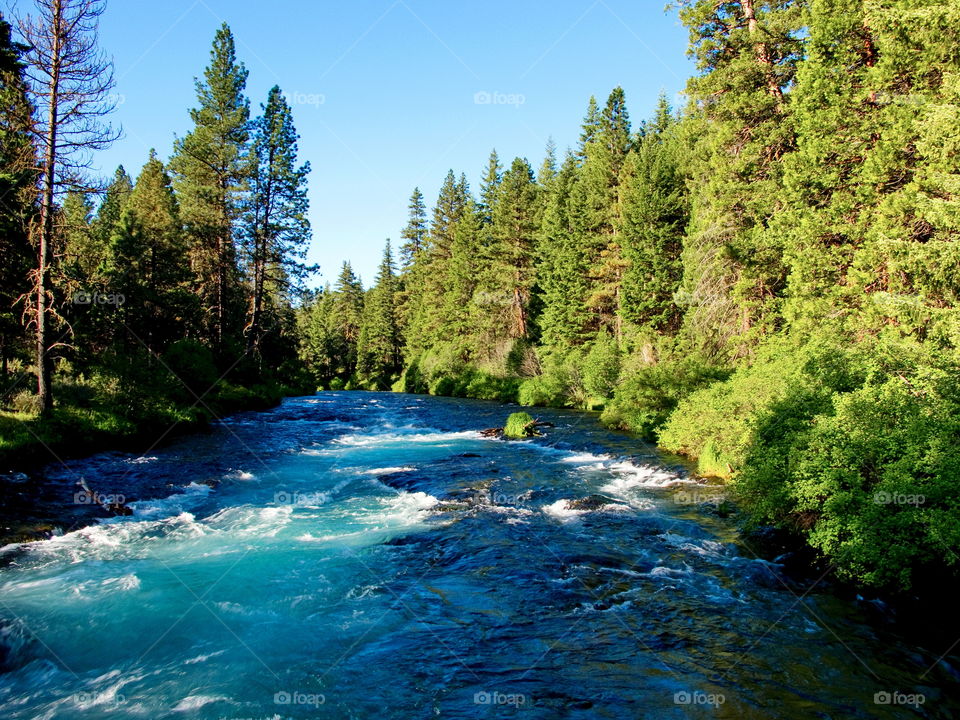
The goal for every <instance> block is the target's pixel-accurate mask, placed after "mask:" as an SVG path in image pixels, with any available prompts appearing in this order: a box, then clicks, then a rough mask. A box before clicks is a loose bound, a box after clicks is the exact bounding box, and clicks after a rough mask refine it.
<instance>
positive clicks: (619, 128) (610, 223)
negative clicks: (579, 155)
mask: <svg viewBox="0 0 960 720" xmlns="http://www.w3.org/2000/svg"><path fill="white" fill-rule="evenodd" d="M585 132H586V128H585ZM590 134H591V139H590V141H588V142H587V143H586V144H585V146H584V149H583V154H584V161H583V166H582V168H581V182H580V183H579V184H578V191H579V192H581V193H582V202H583V203H584V210H585V214H584V217H583V219H584V221H585V223H586V224H585V226H584V228H583V229H584V231H585V233H584V239H585V241H586V253H587V262H588V265H589V268H590V270H589V272H590V277H591V287H590V289H589V291H588V295H587V298H586V303H587V307H588V308H589V309H590V311H591V312H592V314H593V316H594V320H593V325H594V327H595V328H596V329H599V328H603V327H606V328H608V329H610V330H611V332H613V334H614V336H615V337H616V338H617V339H618V340H619V338H620V334H621V317H622V315H621V312H620V304H621V284H622V279H623V272H624V270H625V268H626V261H625V260H624V258H623V252H622V248H621V247H620V239H619V237H618V227H619V222H618V211H619V208H618V206H617V196H618V193H619V184H620V175H621V169H622V168H623V164H624V161H625V159H626V156H627V153H628V152H629V151H630V141H631V138H630V118H629V115H628V113H627V108H626V102H625V99H624V93H623V89H622V88H619V87H617V88H614V89H613V91H611V93H610V96H609V98H608V99H607V103H606V105H605V107H604V109H603V111H602V113H601V114H600V117H599V120H598V121H597V126H596V128H595V129H594V130H593V131H592V132H591V133H590Z"/></svg>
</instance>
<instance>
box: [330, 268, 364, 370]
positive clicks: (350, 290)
mask: <svg viewBox="0 0 960 720" xmlns="http://www.w3.org/2000/svg"><path fill="white" fill-rule="evenodd" d="M363 300H364V292H363V284H362V283H361V282H360V278H358V277H357V276H356V275H355V274H354V272H353V268H352V267H351V266H350V263H349V262H345V263H343V266H342V267H341V269H340V275H339V277H337V282H336V285H334V303H333V307H334V311H335V312H336V315H337V321H338V323H339V326H340V331H341V332H342V334H343V337H344V338H345V339H346V341H347V342H348V343H350V344H351V345H352V346H353V350H352V351H351V357H352V360H351V362H350V363H349V365H350V366H351V367H356V343H357V340H358V339H359V338H360V325H361V323H362V321H363Z"/></svg>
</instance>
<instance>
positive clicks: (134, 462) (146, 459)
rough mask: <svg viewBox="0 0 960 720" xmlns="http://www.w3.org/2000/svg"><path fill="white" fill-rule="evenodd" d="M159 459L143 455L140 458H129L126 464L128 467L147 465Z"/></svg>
mask: <svg viewBox="0 0 960 720" xmlns="http://www.w3.org/2000/svg"><path fill="white" fill-rule="evenodd" d="M156 459H157V456H156V455H141V456H140V457H135V458H127V460H125V461H124V462H126V463H127V464H128V465H146V464H147V463H151V462H153V461H154V460H156Z"/></svg>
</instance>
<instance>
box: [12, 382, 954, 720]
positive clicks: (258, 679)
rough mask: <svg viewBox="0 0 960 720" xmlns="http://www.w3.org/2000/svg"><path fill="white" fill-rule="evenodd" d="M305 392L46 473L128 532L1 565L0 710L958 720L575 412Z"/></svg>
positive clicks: (808, 588) (678, 482) (933, 680)
mask: <svg viewBox="0 0 960 720" xmlns="http://www.w3.org/2000/svg"><path fill="white" fill-rule="evenodd" d="M514 409H516V408H511V407H507V406H503V405H499V404H496V403H486V402H477V401H465V400H455V399H445V398H433V397H423V396H414V395H398V394H389V393H352V392H342V393H321V394H319V395H317V396H315V397H301V398H291V399H288V400H286V401H284V403H283V404H282V405H281V406H279V407H277V408H275V409H273V410H270V411H267V412H257V413H242V414H239V415H236V416H233V417H231V418H229V419H227V420H224V421H222V422H220V423H218V424H217V425H216V426H215V427H214V428H213V430H212V431H211V432H209V433H206V434H201V435H195V436H190V437H185V438H182V439H180V440H178V441H176V442H175V443H173V444H170V445H168V446H166V447H164V448H162V449H158V450H154V451H152V452H150V453H148V454H146V455H142V456H137V455H130V454H121V453H108V454H102V455H98V456H94V457H91V458H87V459H84V460H78V461H71V462H69V463H68V464H67V466H63V467H56V468H50V469H49V470H48V471H47V482H48V483H49V484H50V486H51V487H53V488H56V489H58V490H57V491H58V492H62V493H75V492H77V487H76V482H77V480H78V478H79V477H83V478H84V479H85V481H86V482H87V483H88V485H89V486H90V487H91V488H93V489H94V490H95V491H96V492H98V493H101V494H116V495H125V496H126V498H127V499H128V500H132V502H131V507H132V508H133V509H134V513H133V515H132V516H130V517H118V518H111V519H107V520H102V521H100V522H98V523H96V524H92V525H89V526H87V527H83V528H81V529H78V530H72V531H68V532H64V533H62V534H59V535H57V536H56V537H53V538H52V539H50V540H46V541H41V542H36V543H29V544H24V545H9V546H7V547H5V548H3V550H2V551H0V716H2V717H5V718H30V719H33V718H69V719H72V718H91V719H93V718H118V717H120V718H125V717H129V718H204V719H207V718H210V719H215V718H288V717H289V718H308V717H319V718H327V717H329V718H377V719H378V720H388V719H393V718H397V719H398V720H400V719H402V720H408V719H415V718H488V717H520V718H531V719H532V718H616V719H617V720H623V719H624V718H700V717H704V718H707V717H709V718H909V717H930V718H950V717H960V692H957V688H958V680H957V678H958V674H957V670H956V669H955V668H956V667H957V662H958V658H957V657H956V656H947V657H946V658H941V657H940V656H939V655H940V653H939V652H937V651H933V650H929V649H925V648H923V647H918V646H916V645H915V644H914V643H911V642H908V641H907V640H905V639H904V638H902V637H900V636H898V635H897V634H896V633H895V632H894V631H893V630H892V628H891V627H890V626H888V625H884V624H878V623H876V622H870V621H868V620H867V615H866V613H865V611H864V607H863V604H862V603H857V602H856V601H854V600H849V599H843V598H841V597H840V596H839V595H837V594H835V593H833V592H832V591H831V590H830V589H829V588H828V587H826V586H825V585H824V583H823V582H820V583H817V578H816V577H813V578H808V579H806V580H803V581H800V580H797V579H796V578H790V577H788V576H787V574H786V573H785V572H784V569H783V567H782V566H781V565H779V564H778V563H777V562H775V561H774V560H772V559H761V558H759V557H757V555H756V554H754V552H753V550H752V549H751V547H750V546H749V544H748V543H746V542H744V541H743V540H742V539H741V538H740V537H739V536H738V533H737V530H736V527H735V525H734V524H733V522H732V521H731V520H729V519H725V518H724V517H721V515H723V513H717V512H716V511H715V508H716V506H717V501H718V499H719V498H720V497H721V496H722V490H721V489H719V488H713V487H709V486H704V485H702V484H699V483H697V482H695V481H694V480H693V479H692V478H691V477H690V476H689V474H688V473H687V472H686V470H685V469H684V468H683V467H682V466H681V465H679V464H677V460H676V459H675V458H674V459H670V458H664V457H661V456H659V455H658V454H657V453H656V452H655V451H654V449H653V448H651V447H648V446H645V445H643V444H642V443H639V442H638V441H637V440H636V439H634V438H631V437H629V436H627V435H624V434H621V433H615V432H610V431H607V430H605V429H603V428H602V427H601V426H600V425H599V424H598V423H597V422H596V419H595V418H594V417H593V416H591V415H587V414H582V413H576V412H565V411H556V410H538V411H536V412H535V414H537V415H538V416H539V417H540V418H541V419H543V420H547V421H550V422H553V423H554V425H555V426H554V427H553V428H550V429H548V430H547V431H546V435H545V437H543V438H536V439H532V440H527V441H502V440H496V439H488V438H484V437H482V436H481V435H480V434H479V432H478V430H480V429H482V428H486V427H491V426H496V425H502V424H503V423H504V421H505V419H506V416H507V414H508V413H509V412H511V411H512V410H514Z"/></svg>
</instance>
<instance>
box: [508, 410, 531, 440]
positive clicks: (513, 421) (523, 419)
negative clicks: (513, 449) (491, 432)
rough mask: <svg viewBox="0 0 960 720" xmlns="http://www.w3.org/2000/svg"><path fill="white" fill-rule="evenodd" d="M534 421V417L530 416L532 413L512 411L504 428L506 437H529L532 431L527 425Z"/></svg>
mask: <svg viewBox="0 0 960 720" xmlns="http://www.w3.org/2000/svg"><path fill="white" fill-rule="evenodd" d="M532 422H533V418H532V417H531V416H530V413H525V412H515V413H510V416H509V417H508V418H507V424H506V426H505V427H504V428H503V434H504V436H505V437H511V438H525V437H529V436H530V433H529V432H528V431H527V426H528V425H529V424H530V423H532Z"/></svg>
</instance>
